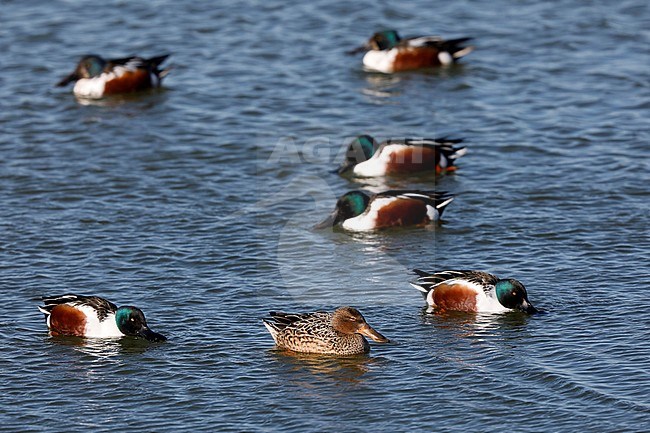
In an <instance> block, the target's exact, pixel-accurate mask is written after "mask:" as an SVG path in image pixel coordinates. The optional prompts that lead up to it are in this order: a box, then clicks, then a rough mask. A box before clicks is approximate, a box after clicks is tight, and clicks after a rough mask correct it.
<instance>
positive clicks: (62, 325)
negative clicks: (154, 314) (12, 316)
mask: <svg viewBox="0 0 650 433" xmlns="http://www.w3.org/2000/svg"><path fill="white" fill-rule="evenodd" d="M43 302H44V303H45V305H44V306H42V307H40V306H39V307H38V309H39V310H40V311H41V313H43V314H45V321H46V323H47V327H48V329H49V330H50V334H51V335H71V336H77V337H86V338H117V337H124V336H126V335H130V336H137V337H142V338H146V339H147V340H149V341H165V340H166V338H165V337H164V336H163V335H160V334H158V333H157V332H153V331H152V330H151V329H149V326H147V321H146V320H145V318H144V313H143V312H142V310H140V309H139V308H136V307H131V306H126V307H119V308H118V307H117V306H116V305H115V304H113V303H112V302H109V301H107V300H106V299H104V298H100V297H98V296H82V295H72V294H68V295H61V296H44V297H43Z"/></svg>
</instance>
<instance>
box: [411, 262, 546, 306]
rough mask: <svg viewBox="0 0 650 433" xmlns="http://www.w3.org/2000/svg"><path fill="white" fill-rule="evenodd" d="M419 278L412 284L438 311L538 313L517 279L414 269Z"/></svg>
mask: <svg viewBox="0 0 650 433" xmlns="http://www.w3.org/2000/svg"><path fill="white" fill-rule="evenodd" d="M413 272H415V273H416V274H417V275H418V278H417V279H416V280H415V281H413V282H411V283H410V284H411V285H412V286H413V287H415V288H416V289H418V290H419V291H420V292H422V295H423V296H424V298H425V300H426V302H427V304H428V305H429V307H431V308H433V309H436V310H448V311H465V312H474V313H502V312H507V311H523V312H525V313H529V314H532V313H536V312H538V310H537V308H535V307H534V306H533V304H532V303H531V302H530V301H529V300H528V293H527V292H526V288H525V287H524V285H523V284H522V283H521V282H519V281H518V280H515V279H514V278H506V279H501V278H499V277H497V276H496V275H493V274H490V273H488V272H483V271H474V270H449V271H440V272H434V273H429V272H426V271H422V270H419V269H414V270H413Z"/></svg>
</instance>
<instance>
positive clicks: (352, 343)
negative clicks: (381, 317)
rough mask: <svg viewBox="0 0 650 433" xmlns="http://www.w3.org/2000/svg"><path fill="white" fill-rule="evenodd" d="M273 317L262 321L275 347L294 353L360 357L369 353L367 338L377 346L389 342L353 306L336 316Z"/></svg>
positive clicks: (333, 314) (282, 315) (323, 314)
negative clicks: (376, 343)
mask: <svg viewBox="0 0 650 433" xmlns="http://www.w3.org/2000/svg"><path fill="white" fill-rule="evenodd" d="M270 315H271V318H270V319H263V320H264V325H265V326H266V329H268V331H269V333H271V336H272V337H273V340H274V341H275V344H276V346H278V347H279V348H282V349H288V350H291V351H294V352H302V353H320V354H326V355H359V354H364V353H368V352H369V351H370V345H369V344H368V341H367V340H366V339H365V338H364V336H365V337H368V338H370V339H372V340H374V341H376V342H378V343H388V342H389V340H388V338H386V337H384V336H383V335H381V334H380V333H379V332H377V331H376V330H375V329H373V328H372V327H371V326H370V325H368V323H367V322H366V319H365V318H364V317H363V316H362V315H361V313H360V312H359V311H358V310H357V309H356V308H352V307H341V308H338V309H337V310H336V311H334V312H333V313H327V312H315V313H303V314H290V313H280V312H271V313H270Z"/></svg>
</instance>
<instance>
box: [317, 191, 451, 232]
mask: <svg viewBox="0 0 650 433" xmlns="http://www.w3.org/2000/svg"><path fill="white" fill-rule="evenodd" d="M453 199H454V197H453V195H451V194H448V193H446V192H435V191H400V190H392V191H384V192H381V193H378V194H374V195H372V196H369V195H368V194H366V193H364V192H362V191H351V192H348V193H346V194H344V195H343V196H341V198H339V199H338V201H337V202H336V207H335V208H334V212H332V214H331V215H330V216H329V217H327V218H326V219H325V220H324V221H322V222H320V223H319V224H317V225H316V226H315V227H314V228H317V229H320V228H325V227H331V226H333V225H336V224H341V226H342V227H343V228H344V229H347V230H353V231H368V230H375V229H382V228H387V227H397V226H409V225H425V224H428V223H430V222H433V221H437V220H439V219H440V217H441V215H442V212H443V211H444V210H445V207H446V206H447V205H448V204H449V203H451V201H452V200H453Z"/></svg>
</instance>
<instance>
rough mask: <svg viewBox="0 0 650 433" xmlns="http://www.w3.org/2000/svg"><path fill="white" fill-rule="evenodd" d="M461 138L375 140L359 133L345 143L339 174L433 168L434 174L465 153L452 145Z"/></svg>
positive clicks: (368, 174) (448, 168)
mask: <svg viewBox="0 0 650 433" xmlns="http://www.w3.org/2000/svg"><path fill="white" fill-rule="evenodd" d="M462 141H463V140H462V139H450V138H447V137H441V138H423V139H416V138H404V139H391V140H387V141H384V142H382V143H381V144H379V143H377V141H375V139H374V138H372V137H371V136H369V135H360V136H358V137H357V138H355V139H354V140H352V142H351V143H350V144H349V146H348V151H347V154H346V160H345V161H344V162H343V164H341V166H340V167H339V169H338V173H339V174H346V173H351V174H353V175H355V176H361V177H374V176H386V175H393V174H408V173H417V172H422V171H433V172H435V173H436V174H441V173H446V172H452V171H455V170H456V166H455V164H454V163H455V161H456V159H457V158H460V157H461V156H463V155H464V154H465V153H466V149H465V147H455V146H454V145H456V144H458V143H461V142H462Z"/></svg>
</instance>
